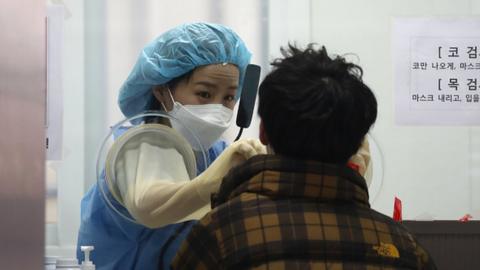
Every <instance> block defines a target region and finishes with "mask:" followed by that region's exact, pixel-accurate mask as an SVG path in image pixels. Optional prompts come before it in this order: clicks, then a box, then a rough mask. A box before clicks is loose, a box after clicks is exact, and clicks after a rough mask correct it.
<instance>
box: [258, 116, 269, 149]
mask: <svg viewBox="0 0 480 270" xmlns="http://www.w3.org/2000/svg"><path fill="white" fill-rule="evenodd" d="M259 138H260V142H261V143H262V144H263V145H268V144H269V141H268V136H267V133H266V132H265V127H264V126H263V120H262V119H260V134H259Z"/></svg>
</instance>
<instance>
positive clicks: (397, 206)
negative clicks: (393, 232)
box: [393, 197, 402, 222]
mask: <svg viewBox="0 0 480 270" xmlns="http://www.w3.org/2000/svg"><path fill="white" fill-rule="evenodd" d="M393 220H395V221H398V222H401V221H402V201H401V200H400V199H399V198H397V197H395V202H394V204H393Z"/></svg>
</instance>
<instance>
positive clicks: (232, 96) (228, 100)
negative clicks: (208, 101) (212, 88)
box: [224, 95, 235, 102]
mask: <svg viewBox="0 0 480 270" xmlns="http://www.w3.org/2000/svg"><path fill="white" fill-rule="evenodd" d="M224 100H225V101H226V102H232V101H234V100H235V96H234V95H228V96H225V98H224Z"/></svg>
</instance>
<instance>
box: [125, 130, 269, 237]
mask: <svg viewBox="0 0 480 270" xmlns="http://www.w3.org/2000/svg"><path fill="white" fill-rule="evenodd" d="M170 150H171V149H170ZM164 153H165V149H162V148H160V147H157V146H153V145H148V144H147V145H146V144H142V147H141V151H140V152H138V151H137V152H132V154H133V155H138V156H141V158H130V159H128V158H126V159H125V160H132V161H133V162H137V163H138V164H130V165H128V164H126V165H125V166H124V168H134V169H135V170H136V171H135V172H134V173H125V174H124V175H132V177H135V179H130V181H127V182H128V183H129V185H128V188H127V192H126V193H125V195H124V196H123V204H124V206H125V207H126V208H127V209H128V211H129V212H130V214H131V215H132V216H133V217H134V218H135V220H137V221H138V222H139V223H141V224H143V225H145V226H147V227H150V228H158V227H162V226H165V225H168V224H172V223H177V222H181V221H185V220H190V219H200V218H201V217H203V216H204V215H205V214H206V213H207V212H208V211H209V210H210V207H209V206H210V194H212V193H214V192H216V191H217V190H218V188H219V186H220V184H221V180H222V178H223V177H224V176H225V175H226V174H227V173H228V171H229V170H230V169H231V168H232V167H234V166H237V165H239V164H241V163H242V162H244V161H245V160H247V159H249V158H251V157H252V156H255V155H258V154H265V153H266V149H265V147H264V146H263V145H262V144H261V143H260V142H259V141H258V140H253V139H249V140H240V141H238V142H235V143H233V144H232V145H230V146H229V147H228V148H226V149H225V150H224V151H223V153H222V154H221V155H220V156H218V157H217V159H216V160H215V161H214V162H213V163H212V164H211V165H210V166H209V167H208V168H207V169H206V170H205V171H204V172H203V173H202V174H200V175H199V176H197V177H196V178H194V179H192V180H191V181H188V180H184V179H180V181H177V180H176V179H175V180H172V179H168V180H166V179H163V178H162V177H164V175H165V173H163V172H160V171H158V170H157V172H156V171H154V170H153V171H152V170H149V171H148V172H146V173H143V172H141V170H140V171H139V169H141V168H152V166H151V164H145V163H149V162H150V163H152V162H155V161H156V160H158V157H159V155H164ZM182 165H183V164H182V163H180V164H178V167H181V166H182ZM127 170H128V169H127ZM183 170H184V169H183ZM179 171H182V170H179ZM180 175H181V174H180ZM182 180H183V181H182Z"/></svg>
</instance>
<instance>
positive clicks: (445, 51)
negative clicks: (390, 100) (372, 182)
mask: <svg viewBox="0 0 480 270" xmlns="http://www.w3.org/2000/svg"><path fill="white" fill-rule="evenodd" d="M392 30H393V32H392V33H393V37H392V41H393V44H392V45H393V46H392V49H393V56H394V57H393V64H394V90H395V105H396V117H395V118H396V122H397V123H398V124H406V125H478V124H480V20H479V19H433V18H431V19H429V18H422V19H412V18H404V19H398V18H397V19H394V21H393V29H392Z"/></svg>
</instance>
